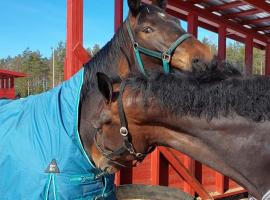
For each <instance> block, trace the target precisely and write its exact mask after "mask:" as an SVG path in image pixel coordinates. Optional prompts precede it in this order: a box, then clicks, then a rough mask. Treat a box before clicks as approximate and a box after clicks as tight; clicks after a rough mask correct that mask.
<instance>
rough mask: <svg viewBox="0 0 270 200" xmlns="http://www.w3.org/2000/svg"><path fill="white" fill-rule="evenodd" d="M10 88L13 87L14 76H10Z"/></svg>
mask: <svg viewBox="0 0 270 200" xmlns="http://www.w3.org/2000/svg"><path fill="white" fill-rule="evenodd" d="M10 88H14V77H10Z"/></svg>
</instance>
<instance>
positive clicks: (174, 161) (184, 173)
mask: <svg viewBox="0 0 270 200" xmlns="http://www.w3.org/2000/svg"><path fill="white" fill-rule="evenodd" d="M159 150H160V152H161V153H162V154H163V155H164V157H165V158H166V159H167V160H168V161H169V163H170V164H171V166H172V167H173V168H174V169H175V170H176V172H177V173H178V174H179V175H180V176H181V177H183V179H184V180H185V181H186V182H188V183H189V184H190V185H191V186H192V188H193V189H194V190H195V191H196V192H197V193H198V195H199V196H200V197H201V198H202V199H213V198H212V197H211V196H210V195H209V194H208V192H207V191H206V190H205V189H204V188H203V186H202V185H201V184H200V183H199V182H198V180H196V179H195V178H194V176H193V175H191V174H190V172H189V171H188V170H187V169H186V168H185V167H184V165H183V164H182V163H181V161H180V160H179V159H178V158H177V157H176V156H175V155H174V153H173V152H172V150H170V149H167V148H165V147H159Z"/></svg>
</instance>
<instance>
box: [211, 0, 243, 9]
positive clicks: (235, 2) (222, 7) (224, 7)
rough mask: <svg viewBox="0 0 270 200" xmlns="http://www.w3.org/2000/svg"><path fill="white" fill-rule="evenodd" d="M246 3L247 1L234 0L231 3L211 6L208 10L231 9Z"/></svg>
mask: <svg viewBox="0 0 270 200" xmlns="http://www.w3.org/2000/svg"><path fill="white" fill-rule="evenodd" d="M244 4H245V3H244V2H242V1H234V2H231V3H224V4H222V5H219V6H212V7H210V8H207V9H206V10H209V11H220V10H226V9H230V8H233V7H237V6H241V5H244Z"/></svg>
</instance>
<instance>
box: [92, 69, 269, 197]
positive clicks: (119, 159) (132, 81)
mask: <svg viewBox="0 0 270 200" xmlns="http://www.w3.org/2000/svg"><path fill="white" fill-rule="evenodd" d="M208 77H209V78H208ZM97 79H98V85H99V86H98V87H99V92H98V93H99V96H100V99H101V101H100V103H99V108H100V109H98V110H97V112H96V114H95V115H94V116H95V117H93V118H92V120H91V124H92V125H93V126H94V127H95V130H94V134H93V135H94V136H92V137H93V138H94V139H93V141H94V142H92V143H91V147H90V149H91V151H92V159H93V161H94V163H95V164H96V166H97V167H99V168H100V169H102V170H104V171H106V172H107V173H114V172H116V171H117V170H119V169H120V168H121V167H127V166H128V167H131V166H133V165H132V162H135V163H138V162H141V161H142V160H143V159H144V157H145V156H146V155H147V154H148V153H149V152H151V150H152V149H153V148H154V147H156V146H166V147H171V148H174V149H176V150H178V151H180V152H182V153H185V154H187V155H189V156H190V157H192V158H193V159H196V160H198V161H200V162H202V163H203V164H206V165H208V166H210V167H212V168H214V169H216V170H218V171H220V172H222V173H223V174H225V175H226V176H228V177H230V178H232V179H234V180H235V181H237V182H238V183H239V184H241V185H242V186H244V187H245V188H246V189H247V190H248V191H249V192H250V193H251V194H252V195H254V196H255V197H257V198H259V199H261V198H262V196H263V195H264V194H265V193H266V192H267V191H268V190H269V186H270V182H269V181H268V180H269V176H268V171H267V168H265V166H268V164H267V163H268V157H269V156H270V154H269V151H268V148H267V147H264V146H263V145H261V143H262V141H265V142H263V143H264V144H267V142H269V141H268V139H269V137H268V135H269V134H268V132H269V131H268V130H269V127H270V124H269V107H268V103H265V102H268V100H266V99H268V98H269V97H268V93H267V91H268V90H269V87H268V86H269V81H270V80H269V78H262V77H255V78H244V77H242V76H240V74H239V72H237V71H234V70H232V68H231V67H230V66H229V68H228V69H227V70H224V71H219V69H218V68H217V70H216V71H215V70H214V71H212V72H211V73H206V74H205V75H202V74H201V72H199V75H196V74H194V73H186V74H184V73H182V74H168V75H166V74H164V73H156V74H152V75H151V76H149V77H145V76H142V75H139V74H137V75H135V76H134V75H133V76H130V77H127V78H125V79H123V80H122V82H121V84H119V83H113V82H112V81H111V80H110V79H109V78H108V77H106V76H105V75H98V78H97ZM262 85H263V86H262ZM247 88H248V89H247ZM258 88H260V89H258ZM249 91H252V95H251V94H250V92H249ZM265 92H266V94H265ZM246 96H249V97H250V98H248V99H247V98H245V97H246ZM251 96H252V97H251ZM254 102H259V103H257V104H255V103H254ZM262 102H264V103H262ZM243 138H244V139H243ZM255 144H256V145H255ZM266 146H267V145H266ZM251 147H252V148H251ZM243 150H244V151H243ZM255 152H257V153H258V155H267V156H266V157H264V156H262V157H260V156H259V157H256V156H255V154H256V153H255ZM240 153H241V158H240V157H239V154H240ZM250 157H253V159H255V160H256V162H254V161H253V160H251V159H248V158H250ZM266 158H267V159H266ZM254 168H256V169H258V170H255V171H254V170H253V169H254ZM235 169H237V170H235Z"/></svg>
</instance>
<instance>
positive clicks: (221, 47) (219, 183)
mask: <svg viewBox="0 0 270 200" xmlns="http://www.w3.org/2000/svg"><path fill="white" fill-rule="evenodd" d="M226 34H227V28H226V26H225V25H224V24H220V25H219V28H218V58H219V60H220V61H221V62H222V61H224V60H225V59H226ZM224 184H225V177H224V175H223V174H220V173H218V172H216V191H217V192H218V193H220V194H224V192H225V185H224Z"/></svg>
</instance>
